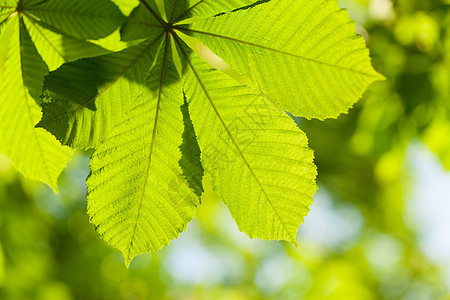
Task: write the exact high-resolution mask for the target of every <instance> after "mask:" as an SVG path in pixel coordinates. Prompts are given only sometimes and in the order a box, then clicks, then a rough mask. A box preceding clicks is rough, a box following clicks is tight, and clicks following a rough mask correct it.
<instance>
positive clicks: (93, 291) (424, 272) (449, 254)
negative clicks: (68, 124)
mask: <svg viewBox="0 0 450 300" xmlns="http://www.w3.org/2000/svg"><path fill="white" fill-rule="evenodd" d="M340 4H341V6H342V7H345V8H347V9H348V10H349V14H350V16H351V17H352V19H354V20H356V21H357V22H358V23H357V31H358V32H359V33H361V34H362V35H363V36H364V37H365V38H366V40H367V43H368V46H369V48H370V49H371V54H372V57H373V64H374V65H375V67H376V69H377V70H378V71H379V72H381V73H382V74H383V75H385V76H386V78H387V80H386V81H385V82H379V83H376V84H374V85H373V86H372V87H371V88H370V89H369V91H368V92H367V93H366V94H365V97H364V99H363V100H362V101H360V102H359V103H358V104H357V105H356V106H355V107H354V109H353V110H351V112H350V114H349V115H345V116H341V117H340V118H339V119H338V120H329V121H325V122H318V121H306V120H296V121H297V122H298V124H299V126H300V127H301V128H302V129H304V130H305V131H306V133H307V134H308V136H309V138H310V144H311V147H312V148H313V149H315V153H316V163H317V165H318V167H319V178H318V184H319V188H320V190H319V192H318V193H317V194H316V196H315V202H314V204H313V205H312V207H311V212H310V215H309V216H308V217H307V218H306V220H305V224H304V225H302V226H301V228H300V230H299V233H298V237H299V243H300V245H299V248H298V249H295V248H294V247H293V246H291V245H288V244H285V243H281V242H265V241H258V240H250V239H248V238H247V237H246V236H245V235H244V234H242V233H240V232H239V231H238V230H237V227H236V225H235V224H234V221H233V220H232V219H231V217H230V216H229V213H228V212H227V210H226V207H225V206H224V205H223V204H221V202H220V200H219V199H218V197H217V195H216V194H215V193H214V192H213V191H212V190H211V189H210V187H208V186H207V187H206V193H205V195H204V198H203V203H202V205H201V207H200V209H199V211H198V215H197V217H196V219H195V221H193V222H192V223H191V224H190V225H189V227H188V230H187V232H185V233H183V234H182V235H181V237H180V238H179V239H178V240H176V241H174V242H172V244H171V246H170V247H165V248H164V249H163V250H162V251H160V252H158V253H155V254H148V255H143V256H140V257H137V258H136V259H135V260H134V261H133V262H132V264H131V267H130V269H129V270H127V269H126V268H125V266H124V263H123V259H122V257H121V255H120V253H119V252H118V251H115V250H114V249H112V248H111V247H109V246H107V245H106V244H105V243H104V242H103V241H102V240H101V239H100V238H99V236H98V235H97V234H96V233H95V231H94V228H93V226H92V225H90V224H89V220H88V216H87V214H86V200H85V189H86V187H85V183H84V180H85V178H86V176H87V174H88V167H89V159H88V156H87V154H85V153H77V154H76V155H75V157H74V159H73V160H72V162H71V163H70V166H69V168H68V169H67V170H66V171H65V172H64V174H63V175H62V176H61V178H60V181H59V185H60V190H61V191H60V194H59V195H55V194H54V193H53V192H52V191H51V190H50V188H48V187H47V186H44V185H41V184H38V183H35V182H30V181H26V180H24V179H23V178H21V177H20V176H19V175H17V174H16V173H15V172H14V171H13V170H12V168H11V165H10V163H9V162H8V160H7V159H6V157H4V156H2V155H1V154H0V299H4V300H16V299H17V300H27V299H37V300H72V299H83V300H90V299H92V300H94V299H95V300H96V299H108V300H115V299H126V300H135V299H136V300H140V299H237V300H239V299H280V300H281V299H282V300H284V299H346V300H351V299H405V300H410V299H433V300H434V299H450V296H448V295H449V294H450V217H449V213H450V172H449V170H450V0H397V1H394V2H393V1H391V0H342V1H340Z"/></svg>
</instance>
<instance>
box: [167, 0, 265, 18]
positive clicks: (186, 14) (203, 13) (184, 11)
mask: <svg viewBox="0 0 450 300" xmlns="http://www.w3.org/2000/svg"><path fill="white" fill-rule="evenodd" d="M180 2H181V3H180ZM255 2H257V1H256V0H187V1H178V0H166V1H165V5H166V13H167V15H168V16H171V18H170V20H172V21H173V22H174V23H178V22H180V21H182V20H186V19H188V18H197V17H200V18H206V17H212V16H215V15H218V14H221V13H224V12H229V11H232V10H235V9H238V8H241V7H244V6H249V5H252V4H254V3H255Z"/></svg>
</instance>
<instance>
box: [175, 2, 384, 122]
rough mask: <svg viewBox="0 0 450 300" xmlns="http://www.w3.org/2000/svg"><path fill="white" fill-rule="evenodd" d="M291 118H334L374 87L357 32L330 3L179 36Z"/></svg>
mask: <svg viewBox="0 0 450 300" xmlns="http://www.w3.org/2000/svg"><path fill="white" fill-rule="evenodd" d="M180 30H185V32H187V33H191V34H193V35H194V36H195V37H197V38H198V39H199V40H200V41H201V42H203V43H204V44H206V46H208V47H209V48H210V49H211V50H212V51H213V52H214V53H215V54H217V55H218V56H220V57H221V58H222V59H223V60H224V61H225V62H226V63H227V64H228V65H229V66H230V67H231V68H232V69H235V70H237V71H239V72H240V73H241V74H243V75H245V76H246V77H248V78H250V79H251V80H252V81H253V85H254V86H255V87H256V88H259V89H261V91H262V92H263V93H266V94H267V96H268V97H269V98H270V99H271V101H273V102H274V103H276V104H278V105H280V107H282V108H284V109H286V110H287V111H289V112H291V113H292V114H294V115H298V116H302V117H306V118H318V119H325V118H330V117H331V118H334V117H337V116H338V115H339V114H341V113H345V112H347V111H348V109H349V108H350V107H351V106H352V105H353V104H354V103H355V102H356V101H357V100H358V99H359V98H360V97H361V96H362V94H363V92H364V91H365V90H366V89H367V87H368V86H369V85H370V84H371V83H372V82H374V81H376V80H380V79H382V76H381V75H379V74H378V73H376V72H375V71H374V69H373V67H372V65H371V62H370V57H369V51H368V49H367V48H366V45H365V43H364V40H363V38H362V37H360V36H358V35H356V34H355V24H354V22H353V21H351V20H350V19H349V17H348V14H347V13H346V12H345V11H344V10H342V9H341V8H339V6H338V5H337V3H336V1H335V0H324V1H311V0H272V1H269V2H267V3H264V4H262V5H257V6H254V7H253V8H250V9H242V10H238V11H235V12H230V13H226V14H223V15H221V16H217V17H214V18H210V19H207V20H204V21H201V22H196V23H193V24H192V25H191V27H190V28H187V29H186V28H180Z"/></svg>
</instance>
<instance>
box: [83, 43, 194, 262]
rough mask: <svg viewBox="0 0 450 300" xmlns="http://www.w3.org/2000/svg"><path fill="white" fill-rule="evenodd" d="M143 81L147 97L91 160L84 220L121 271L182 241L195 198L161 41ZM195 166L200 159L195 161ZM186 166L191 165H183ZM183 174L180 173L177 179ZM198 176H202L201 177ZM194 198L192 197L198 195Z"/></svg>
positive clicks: (177, 91) (173, 81) (176, 84)
mask: <svg viewBox="0 0 450 300" xmlns="http://www.w3.org/2000/svg"><path fill="white" fill-rule="evenodd" d="M163 43H164V45H163V48H162V49H161V52H160V54H159V55H158V56H157V60H156V64H155V66H154V67H153V69H152V71H151V72H150V74H149V75H148V80H147V81H146V83H147V87H148V89H149V93H144V94H143V95H141V96H139V97H138V98H137V99H136V101H135V102H134V103H133V104H134V106H133V107H132V108H131V110H130V111H129V112H128V113H127V114H126V115H125V116H124V117H123V118H122V120H121V121H120V122H119V123H118V124H117V125H116V126H115V127H114V128H113V130H112V131H111V133H110V134H109V136H108V137H107V138H106V139H105V141H104V142H103V143H102V144H101V145H100V146H99V147H98V149H97V151H96V152H95V153H94V155H93V157H92V160H91V175H90V176H89V179H88V181H87V184H88V201H89V208H88V213H89V215H90V216H91V222H92V223H93V224H94V225H95V226H96V228H97V231H98V232H99V234H100V235H101V236H102V237H103V238H104V239H105V240H106V241H108V243H110V244H111V245H113V246H114V247H116V248H117V249H119V250H120V251H121V252H122V253H123V255H124V258H125V261H126V263H127V265H128V264H129V263H130V261H131V259H132V258H133V257H134V256H136V255H138V254H142V253H146V252H149V251H155V250H158V249H160V248H161V247H162V246H164V245H168V244H169V243H170V241H171V240H172V239H174V238H176V237H178V235H179V234H180V232H182V231H183V230H184V229H185V228H186V225H187V223H188V222H189V221H191V220H192V218H193V217H194V216H195V208H196V206H197V205H198V203H199V197H198V196H197V195H196V194H195V193H194V190H193V189H190V188H189V184H190V183H191V184H192V183H193V184H194V185H197V184H199V182H198V181H199V180H200V181H201V177H200V178H197V182H193V181H191V182H190V183H189V182H188V180H187V178H190V176H189V175H188V176H186V175H187V174H198V169H201V166H200V164H198V165H197V166H196V165H195V163H194V161H195V148H193V149H192V150H193V151H194V152H191V149H190V148H191V147H189V140H186V143H184V146H185V147H186V148H187V149H186V150H187V151H185V154H186V153H192V155H188V157H186V158H184V161H185V163H183V166H184V169H182V167H181V164H180V163H179V161H181V159H182V153H181V151H180V145H182V142H183V127H184V123H185V122H184V120H183V113H182V111H181V107H182V105H183V102H184V101H183V99H184V98H183V93H182V89H181V82H180V80H179V76H178V72H177V71H176V68H175V65H174V64H173V61H172V58H171V55H170V44H169V39H168V38H167V37H165V38H164V42H163ZM197 156H198V157H197V160H198V161H199V158H200V157H199V155H197ZM186 161H187V162H189V163H186ZM183 171H184V172H183ZM200 173H201V172H200ZM197 192H198V190H197Z"/></svg>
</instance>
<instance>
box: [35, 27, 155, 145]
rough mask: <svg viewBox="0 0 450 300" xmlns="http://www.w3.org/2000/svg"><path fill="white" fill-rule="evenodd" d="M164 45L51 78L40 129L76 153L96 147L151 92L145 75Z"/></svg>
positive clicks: (150, 44) (87, 62)
mask: <svg viewBox="0 0 450 300" xmlns="http://www.w3.org/2000/svg"><path fill="white" fill-rule="evenodd" d="M160 46H161V36H160V37H157V38H156V39H154V40H148V41H145V42H143V43H141V44H139V45H137V46H135V47H130V48H127V49H125V50H123V51H121V52H117V53H112V54H108V55H104V56H99V57H95V58H86V59H82V60H78V61H76V62H72V63H68V64H65V65H63V66H62V67H61V68H59V69H58V70H56V71H54V72H52V73H50V75H49V76H48V77H47V78H46V79H45V82H44V94H43V102H44V103H43V111H44V116H43V118H42V121H41V122H40V123H39V126H40V127H43V128H45V129H47V130H49V131H50V132H52V133H53V134H54V135H55V136H56V137H57V138H58V139H59V140H60V141H61V142H62V143H63V144H68V145H70V146H72V147H74V148H75V147H76V148H95V147H97V146H98V145H99V144H100V143H101V142H103V140H104V139H105V138H106V137H107V136H108V134H109V131H110V130H111V128H112V127H113V126H115V125H116V124H117V123H118V122H119V121H120V120H121V119H122V117H123V115H124V114H125V113H127V112H128V110H129V109H130V108H131V107H132V104H133V102H134V101H135V99H136V98H137V97H138V96H139V95H141V94H142V93H143V92H144V91H145V90H146V87H145V86H146V84H145V83H144V81H145V76H146V75H147V74H148V72H149V70H150V69H151V68H152V66H153V64H154V62H155V58H156V56H157V53H158V50H159V48H160ZM74 79H75V80H74Z"/></svg>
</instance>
